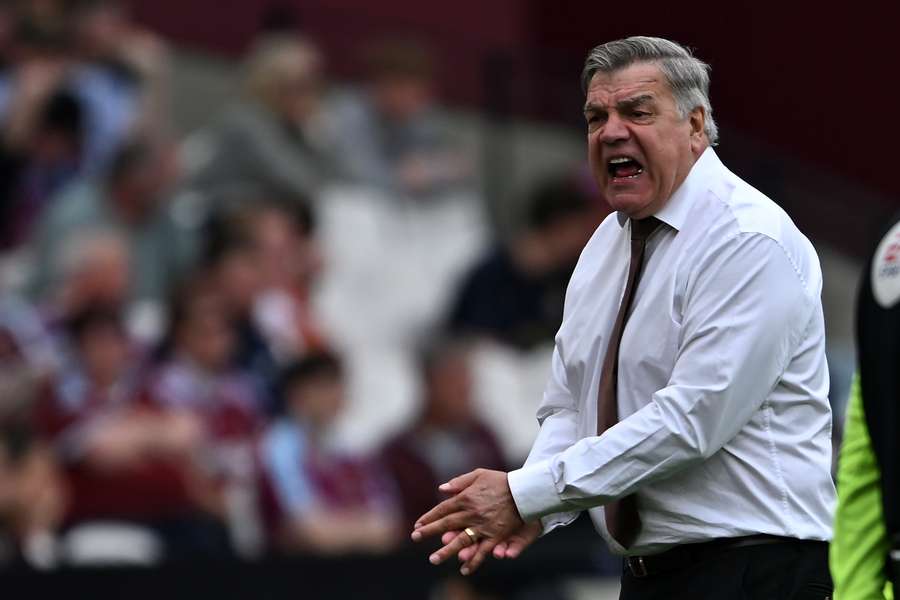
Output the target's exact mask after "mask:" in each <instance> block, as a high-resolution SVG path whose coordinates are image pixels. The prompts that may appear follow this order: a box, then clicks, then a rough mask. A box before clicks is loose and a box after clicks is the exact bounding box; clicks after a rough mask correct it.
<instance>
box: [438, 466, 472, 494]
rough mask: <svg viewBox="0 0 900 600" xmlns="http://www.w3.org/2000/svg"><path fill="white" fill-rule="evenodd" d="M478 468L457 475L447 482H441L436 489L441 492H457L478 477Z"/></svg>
mask: <svg viewBox="0 0 900 600" xmlns="http://www.w3.org/2000/svg"><path fill="white" fill-rule="evenodd" d="M478 471H479V469H475V470H474V471H469V472H468V473H466V474H464V475H460V476H459V477H454V478H453V479H451V480H450V481H448V482H447V483H442V484H441V485H439V486H438V489H439V490H441V491H442V492H446V493H449V494H458V493H459V492H461V491H463V490H464V489H466V488H467V487H469V486H470V485H472V482H473V481H475V479H476V478H477V477H478Z"/></svg>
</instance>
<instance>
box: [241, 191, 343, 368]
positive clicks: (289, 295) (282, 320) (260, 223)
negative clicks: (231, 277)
mask: <svg viewBox="0 0 900 600" xmlns="http://www.w3.org/2000/svg"><path fill="white" fill-rule="evenodd" d="M250 219H251V224H250V235H251V237H252V243H253V247H254V249H255V253H256V257H257V261H258V264H259V270H260V271H261V273H262V279H263V283H262V290H261V293H260V294H259V295H258V296H257V298H256V301H255V303H254V310H253V313H254V320H255V322H256V324H257V326H258V328H259V330H260V332H261V333H262V334H263V335H264V336H265V338H266V340H267V342H268V345H269V347H270V348H271V349H272V352H273V354H274V356H275V357H276V358H277V359H278V361H279V362H280V363H282V364H283V363H285V362H287V361H289V360H294V359H297V358H299V357H301V356H303V355H304V354H307V353H311V352H318V351H321V350H324V349H325V340H324V338H323V335H322V333H321V331H320V329H319V325H318V322H317V319H316V316H315V315H314V314H313V307H312V300H311V293H312V286H313V284H314V283H315V280H316V277H317V276H318V274H319V270H320V269H321V267H322V255H321V251H320V249H319V246H318V241H317V239H316V237H315V231H314V220H313V215H312V211H311V210H310V208H309V207H308V206H307V205H306V204H305V203H299V202H297V203H276V202H263V203H260V204H259V205H257V206H255V207H254V208H253V210H252V213H251V215H250Z"/></svg>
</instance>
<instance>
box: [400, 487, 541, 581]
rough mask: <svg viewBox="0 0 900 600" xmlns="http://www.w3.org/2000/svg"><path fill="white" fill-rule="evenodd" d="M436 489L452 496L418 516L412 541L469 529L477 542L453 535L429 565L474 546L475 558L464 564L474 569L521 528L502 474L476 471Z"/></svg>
mask: <svg viewBox="0 0 900 600" xmlns="http://www.w3.org/2000/svg"><path fill="white" fill-rule="evenodd" d="M439 489H440V490H441V491H442V492H445V493H449V494H453V496H452V497H450V498H448V499H447V500H444V501H443V502H441V503H440V504H438V505H437V506H435V507H434V508H433V509H431V510H430V511H428V512H427V513H425V514H424V515H422V516H421V517H419V520H418V521H416V525H415V529H414V531H413V533H412V539H413V540H414V541H419V540H422V539H424V538H426V537H429V536H432V535H438V534H442V533H445V532H447V531H463V530H465V528H466V527H468V528H470V529H472V530H473V531H474V532H475V533H476V534H477V536H478V539H477V540H472V539H471V538H470V537H469V535H468V534H465V533H462V534H460V535H457V536H455V537H454V538H453V539H452V540H451V541H450V542H449V543H447V544H445V545H444V546H443V547H442V548H441V549H440V550H438V551H437V552H435V553H434V554H432V555H431V557H430V558H429V560H430V561H431V563H432V564H435V565H437V564H440V563H442V562H444V561H445V560H447V559H448V558H450V557H451V556H454V555H456V554H457V553H458V552H459V551H460V550H462V549H463V548H465V547H466V546H469V545H473V544H475V543H477V545H478V550H477V551H476V553H475V556H474V557H473V558H472V559H471V560H469V561H467V562H468V563H469V565H470V566H473V567H476V568H477V565H480V564H481V563H482V562H483V561H484V559H485V558H486V557H487V556H488V555H489V554H490V553H491V551H492V550H493V549H494V547H495V546H496V545H497V544H498V543H500V542H502V541H504V540H506V539H507V538H509V536H510V535H511V534H512V533H514V532H515V531H517V530H519V528H521V527H522V526H523V525H524V523H523V521H522V519H521V517H520V516H519V511H518V509H517V508H516V503H515V501H514V500H513V497H512V492H510V490H509V483H508V482H507V479H506V473H504V472H503V471H489V470H487V469H476V470H474V471H472V472H470V473H466V474H465V475H460V476H459V477H456V478H455V479H451V480H450V481H449V482H447V483H445V484H443V485H441V486H440V488H439ZM472 570H474V569H472Z"/></svg>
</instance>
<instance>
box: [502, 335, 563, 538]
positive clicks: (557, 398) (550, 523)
mask: <svg viewBox="0 0 900 600" xmlns="http://www.w3.org/2000/svg"><path fill="white" fill-rule="evenodd" d="M537 418H538V422H539V423H540V425H541V427H540V429H539V430H538V434H537V438H536V439H535V442H534V445H533V446H532V447H531V452H530V453H529V454H528V458H527V459H526V460H525V466H526V467H527V466H529V465H533V464H536V463H540V462H542V461H544V460H546V459H548V458H550V457H552V456H554V455H556V454H558V453H560V452H562V451H563V450H565V449H566V448H568V447H569V446H571V445H572V444H574V443H575V441H576V440H577V439H578V438H577V436H576V431H577V430H576V426H577V422H578V421H577V419H578V410H577V408H576V405H575V401H574V399H573V397H572V394H571V392H570V391H569V386H568V381H567V378H566V369H565V365H564V364H563V360H562V357H561V356H560V351H559V344H557V346H556V348H554V350H553V359H552V363H551V370H550V379H549V380H548V382H547V388H546V389H545V390H544V398H543V400H542V402H541V405H540V407H538V412H537ZM519 473H520V471H513V472H512V473H510V474H509V476H508V479H509V487H510V490H511V491H512V494H513V499H514V500H515V501H516V505H517V507H518V509H519V512H520V513H522V510H523V508H526V507H527V506H528V501H527V499H525V498H520V496H519V494H517V490H518V489H519V488H520V485H521V484H520V482H518V481H517V480H516V477H517V476H518V474H519ZM579 512H580V510H574V511H562V512H558V513H554V514H548V515H544V516H543V517H542V518H541V526H542V528H543V533H544V534H547V533H550V532H551V531H553V530H554V529H556V528H557V527H564V526H566V525H568V524H569V523H571V522H572V521H574V520H575V519H576V518H577V517H578V514H579ZM522 516H523V518H524V515H522ZM528 520H531V519H528Z"/></svg>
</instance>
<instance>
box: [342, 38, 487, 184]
mask: <svg viewBox="0 0 900 600" xmlns="http://www.w3.org/2000/svg"><path fill="white" fill-rule="evenodd" d="M367 59H368V61H367V62H368V70H369V80H368V85H367V88H366V90H365V92H364V93H362V94H359V95H346V96H345V97H343V98H342V99H340V100H338V101H335V102H334V103H333V104H332V105H333V118H334V120H335V122H336V127H337V128H338V131H339V134H338V140H337V143H338V147H339V152H338V154H337V156H338V158H339V160H340V161H341V163H342V165H343V167H342V172H344V173H346V174H348V175H349V176H351V177H352V178H354V179H355V180H357V181H359V182H361V183H364V184H367V185H374V186H377V187H379V188H382V189H384V190H387V191H389V192H392V193H402V194H410V195H413V196H422V195H430V194H434V193H438V192H441V191H445V190H447V189H450V188H452V187H454V186H459V185H465V184H468V185H471V184H472V183H473V181H472V178H473V171H474V165H473V163H472V161H471V160H470V159H469V158H468V156H467V155H466V153H465V152H464V151H463V149H462V147H461V144H460V143H459V141H458V140H455V139H454V137H453V135H452V133H451V131H452V130H451V128H450V126H449V124H448V123H447V121H446V117H445V115H444V114H443V113H442V111H441V109H440V108H439V107H438V105H437V102H436V100H435V96H436V86H435V81H434V71H435V67H434V64H433V58H432V56H431V54H430V53H429V52H428V50H427V49H426V48H425V47H423V46H422V45H420V44H417V43H414V42H409V41H404V40H390V41H383V42H380V43H378V44H376V45H375V46H374V47H373V48H372V49H371V50H370V52H369V53H368V56H367Z"/></svg>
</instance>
